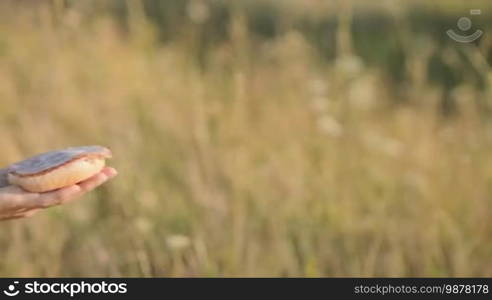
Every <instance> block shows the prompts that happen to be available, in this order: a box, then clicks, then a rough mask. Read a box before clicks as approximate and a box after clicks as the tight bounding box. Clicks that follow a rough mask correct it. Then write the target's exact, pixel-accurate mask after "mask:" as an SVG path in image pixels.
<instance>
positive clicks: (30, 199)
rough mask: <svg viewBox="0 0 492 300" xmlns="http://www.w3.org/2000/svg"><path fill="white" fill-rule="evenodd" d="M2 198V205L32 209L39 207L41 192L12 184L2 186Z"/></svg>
mask: <svg viewBox="0 0 492 300" xmlns="http://www.w3.org/2000/svg"><path fill="white" fill-rule="evenodd" d="M0 198H1V200H2V202H1V206H2V207H10V208H14V209H17V208H26V209H31V208H36V207H37V199H38V198H39V194H38V193H29V192H26V191H24V190H23V189H21V188H20V187H18V186H13V185H10V186H6V187H3V188H0Z"/></svg>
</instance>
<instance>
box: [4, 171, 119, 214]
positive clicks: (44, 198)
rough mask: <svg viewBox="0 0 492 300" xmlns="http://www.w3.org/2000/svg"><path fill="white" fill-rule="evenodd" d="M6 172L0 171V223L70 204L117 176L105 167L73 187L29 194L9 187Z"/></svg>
mask: <svg viewBox="0 0 492 300" xmlns="http://www.w3.org/2000/svg"><path fill="white" fill-rule="evenodd" d="M7 172H8V170H7V169H0V221H3V220H10V219H18V218H26V217H30V216H32V215H34V214H35V213H37V212H38V211H40V210H42V209H45V208H48V207H52V206H56V205H61V204H66V203H69V202H72V201H73V200H75V199H77V198H79V197H80V196H82V195H84V194H86V193H88V192H90V191H92V190H93V189H95V188H96V187H98V186H100V185H101V184H103V183H105V182H106V181H108V180H109V179H111V178H113V177H115V176H116V175H117V174H118V172H117V171H116V170H115V169H113V168H109V167H107V168H104V169H103V170H102V171H101V172H100V173H99V174H96V175H94V176H93V177H91V178H89V179H87V180H85V181H83V182H81V183H78V184H75V185H73V186H70V187H66V188H62V189H59V190H56V191H52V192H47V193H30V192H26V191H24V190H23V189H21V188H20V187H18V186H13V185H9V183H8V181H7Z"/></svg>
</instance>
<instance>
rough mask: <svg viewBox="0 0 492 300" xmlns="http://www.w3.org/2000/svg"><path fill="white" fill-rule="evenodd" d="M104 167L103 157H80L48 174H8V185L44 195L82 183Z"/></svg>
mask: <svg viewBox="0 0 492 300" xmlns="http://www.w3.org/2000/svg"><path fill="white" fill-rule="evenodd" d="M105 165H106V160H105V159H104V158H103V157H95V156H92V157H91V156H88V157H81V158H78V159H75V160H72V161H70V162H68V163H65V164H63V165H62V166H59V167H57V168H55V169H52V170H50V171H49V172H41V173H39V174H34V175H28V176H26V175H18V174H15V173H9V174H8V180H9V182H10V184H14V185H17V186H20V187H21V188H23V189H24V190H26V191H29V192H33V193H44V192H48V191H53V190H56V189H60V188H63V187H67V186H71V185H74V184H77V183H79V182H81V181H84V180H86V179H88V178H90V177H92V176H94V175H96V174H97V173H99V172H101V170H102V169H103V168H104V166H105Z"/></svg>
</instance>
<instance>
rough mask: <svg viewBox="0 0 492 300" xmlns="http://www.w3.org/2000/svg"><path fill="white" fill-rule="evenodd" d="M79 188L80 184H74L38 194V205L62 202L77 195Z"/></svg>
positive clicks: (49, 205)
mask: <svg viewBox="0 0 492 300" xmlns="http://www.w3.org/2000/svg"><path fill="white" fill-rule="evenodd" d="M80 190H81V189H80V186H78V185H76V184H75V185H72V186H69V187H66V188H62V189H59V190H56V191H53V192H48V193H43V194H40V196H39V199H38V200H37V202H38V207H41V208H47V207H51V206H55V205H60V204H63V203H64V202H66V201H68V200H69V199H71V198H74V197H76V196H78V194H79V192H80Z"/></svg>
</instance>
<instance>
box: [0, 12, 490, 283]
mask: <svg viewBox="0 0 492 300" xmlns="http://www.w3.org/2000/svg"><path fill="white" fill-rule="evenodd" d="M55 21H56V22H59V23H57V24H54V23H53V22H55ZM55 21H53V18H52V16H51V15H50V11H49V10H39V11H37V12H36V14H35V15H34V16H33V15H29V14H26V15H18V16H16V17H15V18H13V17H11V18H7V19H6V20H4V21H3V22H2V23H1V24H0V99H1V100H0V135H1V136H2V143H1V146H0V162H1V163H2V165H7V164H8V163H11V162H14V161H16V160H19V159H22V158H23V157H26V156H28V155H31V154H35V153H38V152H42V151H45V150H51V149H55V148H63V147H66V146H75V145H85V144H102V145H106V146H108V147H110V148H111V149H112V150H113V152H114V156H115V159H114V160H113V161H112V162H111V163H112V164H113V165H114V166H115V167H116V168H117V169H118V170H119V172H120V175H119V177H118V178H117V179H115V180H114V181H113V182H111V183H109V184H107V185H106V186H105V187H103V188H101V189H100V190H98V191H97V192H96V193H94V194H93V195H90V196H88V197H85V198H84V199H83V200H82V201H79V202H77V203H75V204H71V205H69V206H64V207H60V208H54V209H50V210H49V211H46V212H43V213H40V214H38V215H36V216H35V217H33V218H31V219H28V220H21V221H14V222H6V223H2V224H1V226H0V249H1V250H0V257H1V258H2V259H1V260H0V275H3V276H492V271H491V270H492V262H491V260H490V258H491V256H492V238H491V237H492V219H491V215H492V207H491V193H492V191H491V187H492V161H491V158H490V157H491V156H490V149H491V146H492V136H491V134H490V132H491V131H490V130H491V128H490V124H488V123H487V122H486V120H484V119H483V118H482V116H481V114H480V113H479V111H478V108H477V107H476V105H475V104H474V103H475V100H476V99H479V98H486V99H490V94H487V90H486V91H485V92H484V91H479V90H476V89H475V88H474V87H473V85H472V83H470V84H465V85H463V86H460V87H459V88H458V89H456V91H455V92H454V94H453V95H455V97H457V99H461V100H460V101H459V103H460V106H459V110H458V112H457V113H455V114H454V115H452V116H450V117H443V115H442V114H441V113H440V107H439V99H440V97H441V96H442V94H443V93H444V91H443V90H442V89H441V88H438V87H435V86H433V85H431V84H430V83H428V82H426V81H424V82H422V80H420V79H422V78H423V75H422V73H419V72H422V70H421V69H419V68H418V63H419V59H424V58H423V57H415V58H414V60H413V61H411V62H410V64H411V65H410V67H409V69H410V70H411V71H409V72H413V73H412V74H411V75H409V78H410V79H409V80H408V83H407V84H408V90H409V92H408V98H409V101H407V102H405V103H404V104H398V105H395V104H394V103H395V102H398V101H393V100H394V99H393V97H395V96H394V94H393V93H392V90H391V87H390V83H391V82H390V81H389V80H388V78H387V77H385V76H383V75H382V74H381V73H380V72H379V71H378V70H377V69H374V67H368V66H365V65H364V64H358V61H357V57H356V56H347V57H340V58H339V59H338V60H337V61H335V62H334V63H324V64H320V63H319V61H320V59H319V57H318V56H317V54H316V51H314V50H313V49H312V48H311V47H310V45H309V43H307V42H306V40H305V39H304V37H303V36H302V35H301V34H299V33H298V32H295V31H289V32H287V33H286V34H284V35H282V36H280V37H278V38H276V39H275V40H273V41H271V42H268V43H267V44H265V45H262V46H261V47H260V48H261V50H262V51H261V52H259V51H257V50H258V48H257V45H255V44H254V43H255V41H254V40H253V38H252V37H251V36H250V35H249V34H248V32H247V30H246V29H245V26H244V24H243V20H242V19H241V18H240V17H237V18H236V19H234V23H233V24H232V25H231V28H230V31H229V33H228V34H229V35H230V37H229V39H228V41H227V42H225V43H224V45H221V46H218V47H217V48H216V49H214V50H213V51H212V52H211V53H208V54H207V55H206V57H205V58H203V59H204V60H205V67H203V65H201V66H200V65H199V64H197V59H196V57H195V56H194V55H193V49H192V46H193V36H192V34H190V37H183V38H182V39H181V40H177V41H173V42H167V43H164V44H160V43H158V42H157V39H156V38H155V36H154V32H153V31H152V29H151V27H148V26H149V25H148V24H145V23H142V24H140V23H138V22H136V24H134V26H135V27H134V28H133V29H132V30H134V31H133V32H134V33H133V35H126V34H124V33H123V32H122V31H121V30H120V29H119V27H118V26H117V25H116V22H115V21H114V20H113V19H111V18H110V17H108V16H100V17H99V18H96V19H95V20H93V21H90V22H89V21H87V20H85V19H84V18H83V17H82V16H81V15H78V14H77V13H76V12H71V13H70V14H68V15H67V16H64V17H61V19H59V20H55ZM412 66H414V67H415V68H412ZM489 75H490V74H489Z"/></svg>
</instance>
